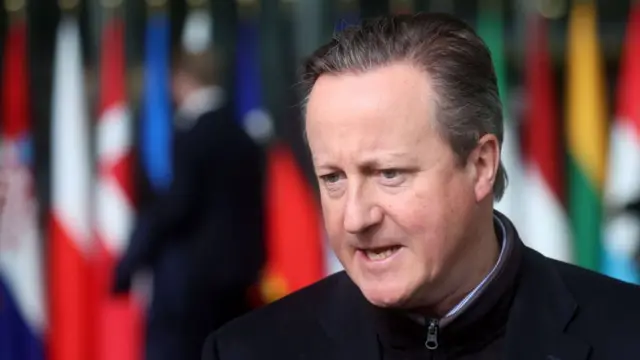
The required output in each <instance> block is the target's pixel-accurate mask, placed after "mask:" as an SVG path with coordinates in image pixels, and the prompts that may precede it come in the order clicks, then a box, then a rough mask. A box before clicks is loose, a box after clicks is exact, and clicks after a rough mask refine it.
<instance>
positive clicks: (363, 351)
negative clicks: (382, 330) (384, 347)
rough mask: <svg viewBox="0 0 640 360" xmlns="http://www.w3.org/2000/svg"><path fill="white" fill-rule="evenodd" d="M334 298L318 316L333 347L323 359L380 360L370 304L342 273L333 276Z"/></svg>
mask: <svg viewBox="0 0 640 360" xmlns="http://www.w3.org/2000/svg"><path fill="white" fill-rule="evenodd" d="M335 276H336V277H337V279H336V280H337V286H335V287H334V294H335V295H334V296H331V297H330V300H329V301H328V302H327V303H326V307H325V310H327V311H325V312H322V313H320V314H319V315H320V318H319V320H320V323H321V325H322V326H323V328H324V330H325V332H326V334H327V336H328V337H329V338H330V340H331V341H332V342H333V344H334V346H333V347H332V348H331V349H328V352H329V354H323V355H322V358H324V359H335V360H351V359H380V356H381V354H380V349H379V346H378V339H377V334H376V331H375V327H374V322H373V319H372V316H371V311H370V306H371V305H370V304H369V303H368V302H367V300H366V299H365V297H364V295H362V292H360V289H358V287H357V286H356V285H355V284H354V283H353V281H351V279H350V278H349V276H348V275H347V274H346V273H345V272H344V271H342V272H340V273H338V274H336V275H335Z"/></svg>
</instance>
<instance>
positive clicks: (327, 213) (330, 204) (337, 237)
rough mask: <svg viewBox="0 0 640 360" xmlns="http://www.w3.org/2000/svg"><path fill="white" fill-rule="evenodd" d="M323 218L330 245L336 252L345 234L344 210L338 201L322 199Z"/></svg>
mask: <svg viewBox="0 0 640 360" xmlns="http://www.w3.org/2000/svg"><path fill="white" fill-rule="evenodd" d="M322 218H323V221H324V227H325V230H326V231H327V236H328V237H329V243H330V245H331V247H332V248H333V249H334V250H335V249H337V246H339V244H340V243H341V239H342V236H343V234H344V230H343V221H342V208H341V207H340V206H339V204H338V203H337V202H336V201H332V200H328V199H325V198H324V197H323V198H322Z"/></svg>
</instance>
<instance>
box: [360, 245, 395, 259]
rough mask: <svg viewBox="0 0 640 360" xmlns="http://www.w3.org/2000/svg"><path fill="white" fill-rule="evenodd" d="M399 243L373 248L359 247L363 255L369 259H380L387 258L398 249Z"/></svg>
mask: <svg viewBox="0 0 640 360" xmlns="http://www.w3.org/2000/svg"><path fill="white" fill-rule="evenodd" d="M400 247H401V246H400V245H392V246H385V247H380V248H375V249H360V251H361V252H362V253H363V254H364V256H365V257H366V258H367V259H369V260H371V261H382V260H385V259H388V258H389V257H391V256H392V255H393V254H395V253H396V252H398V250H400Z"/></svg>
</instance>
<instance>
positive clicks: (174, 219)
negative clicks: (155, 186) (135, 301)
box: [115, 106, 264, 359]
mask: <svg viewBox="0 0 640 360" xmlns="http://www.w3.org/2000/svg"><path fill="white" fill-rule="evenodd" d="M186 120H187V121H186V122H185V123H183V125H182V126H177V128H176V133H175V139H174V172H173V182H172V185H171V187H170V188H169V189H168V190H167V191H166V192H165V193H162V194H159V195H158V197H157V199H155V201H153V202H152V203H151V205H150V206H149V207H148V208H147V209H144V210H143V211H142V212H141V215H140V219H139V222H138V224H137V227H136V229H135V231H134V235H133V236H132V239H131V241H130V245H129V248H128V250H127V252H126V254H125V255H124V257H123V259H122V260H121V262H120V264H119V266H118V269H117V272H116V281H115V291H126V290H127V289H128V287H129V286H130V281H131V277H132V276H133V274H134V272H135V271H137V270H139V269H141V268H143V267H146V266H148V267H150V269H151V270H152V274H153V294H152V300H151V308H150V312H149V319H148V326H147V328H148V336H147V358H148V359H178V358H180V359H194V358H199V354H200V352H201V348H202V342H203V341H204V338H205V337H206V335H207V334H208V333H209V332H210V331H211V330H213V329H216V328H218V327H219V326H220V325H222V324H224V323H225V322H227V321H228V320H230V319H232V318H234V317H236V316H239V315H241V314H243V313H245V312H247V311H248V310H250V304H249V302H248V300H247V290H248V288H249V287H250V286H251V285H252V284H254V283H255V282H256V281H257V278H258V276H259V271H260V270H261V267H262V265H263V261H264V243H263V230H264V229H263V221H262V219H263V214H262V212H263V194H262V188H263V172H264V159H263V154H262V150H261V149H260V148H259V147H258V146H257V145H256V144H255V143H254V142H253V140H252V139H251V138H250V137H249V136H248V135H247V134H246V133H245V132H244V130H243V129H242V128H241V127H240V126H239V125H238V124H237V123H236V122H235V121H234V116H233V113H232V111H231V107H230V106H226V107H222V108H220V109H217V110H215V111H208V112H205V113H203V114H202V115H200V116H199V117H198V118H197V119H186ZM150 352H151V353H152V354H149V353H150ZM185 352H189V353H185ZM153 353H155V355H154V354H153ZM196 353H197V354H196Z"/></svg>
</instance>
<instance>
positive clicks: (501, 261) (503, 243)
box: [411, 215, 509, 325]
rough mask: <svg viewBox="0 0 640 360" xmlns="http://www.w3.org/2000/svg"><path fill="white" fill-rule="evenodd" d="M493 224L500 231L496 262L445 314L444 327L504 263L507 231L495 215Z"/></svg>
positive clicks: (414, 316) (418, 318)
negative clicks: (498, 251)
mask: <svg viewBox="0 0 640 360" xmlns="http://www.w3.org/2000/svg"><path fill="white" fill-rule="evenodd" d="M493 219H494V222H495V223H496V224H497V226H498V228H499V229H500V230H499V232H500V245H501V246H500V254H499V255H498V260H497V261H496V263H495V265H493V268H492V269H491V271H489V273H488V274H487V275H486V276H485V277H484V278H483V279H482V281H480V283H479V284H478V285H476V287H475V288H473V290H471V291H470V292H469V293H468V294H467V296H465V297H464V298H463V299H462V300H461V301H460V302H459V303H458V304H457V305H456V306H454V307H453V308H452V309H451V310H449V312H448V313H447V315H445V316H444V317H443V318H442V319H441V320H440V322H441V324H442V325H444V324H446V323H450V322H451V321H453V319H454V318H455V317H456V316H458V315H459V314H460V313H461V312H462V311H463V310H464V309H465V308H466V307H467V306H468V305H470V304H471V302H472V301H473V300H474V299H475V298H476V297H477V295H478V294H479V293H480V292H481V290H482V289H483V288H484V287H485V286H486V284H488V283H489V281H490V280H491V279H493V278H494V276H495V273H496V270H497V269H498V268H500V267H501V266H502V265H503V264H504V262H505V261H506V260H505V258H506V256H505V253H506V248H507V242H508V241H509V240H508V237H507V235H506V234H507V230H506V228H505V225H504V224H503V223H502V220H500V218H499V217H497V216H496V215H494V216H493ZM411 317H412V318H413V319H414V320H416V321H418V322H419V323H420V324H423V325H424V324H425V323H426V320H425V318H424V317H423V316H420V315H413V314H412V315H411Z"/></svg>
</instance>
